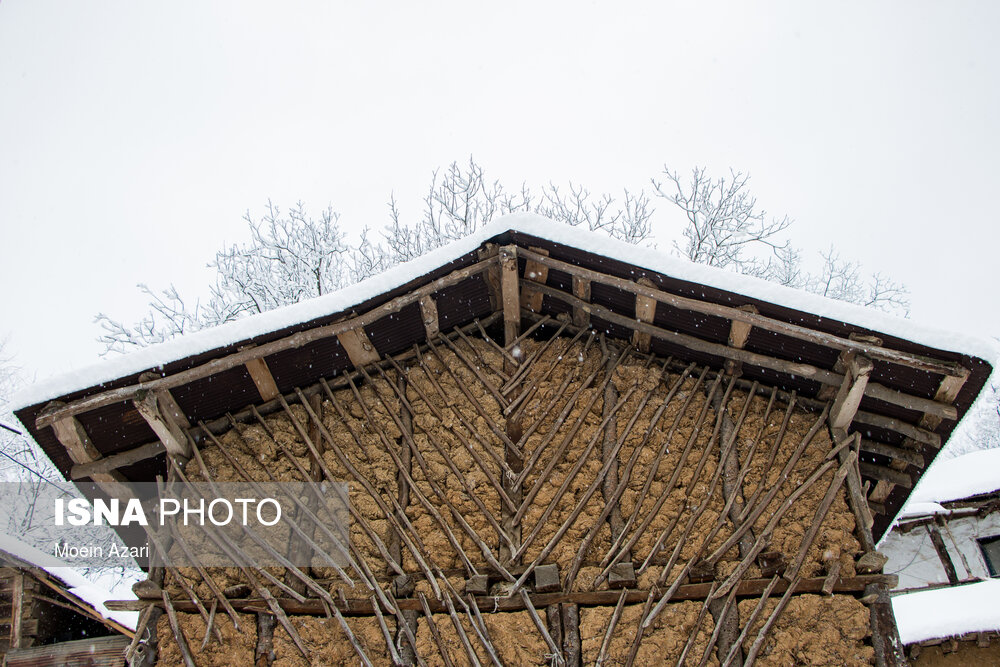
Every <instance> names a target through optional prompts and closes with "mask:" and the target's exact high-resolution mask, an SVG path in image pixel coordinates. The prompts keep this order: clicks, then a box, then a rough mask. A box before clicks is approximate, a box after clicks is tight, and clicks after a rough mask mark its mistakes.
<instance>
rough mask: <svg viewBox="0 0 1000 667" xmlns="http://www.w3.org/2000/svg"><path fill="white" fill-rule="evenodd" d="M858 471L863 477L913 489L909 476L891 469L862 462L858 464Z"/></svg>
mask: <svg viewBox="0 0 1000 667" xmlns="http://www.w3.org/2000/svg"><path fill="white" fill-rule="evenodd" d="M858 469H859V470H860V471H861V474H862V475H864V476H865V477H870V478H872V479H878V480H885V481H887V482H891V483H893V484H895V485H897V486H905V487H906V488H908V489H910V488H913V480H912V479H911V478H910V476H909V475H907V474H906V473H905V472H903V471H901V470H894V469H893V468H889V467H886V466H880V465H876V464H874V463H865V462H864V461H859V462H858Z"/></svg>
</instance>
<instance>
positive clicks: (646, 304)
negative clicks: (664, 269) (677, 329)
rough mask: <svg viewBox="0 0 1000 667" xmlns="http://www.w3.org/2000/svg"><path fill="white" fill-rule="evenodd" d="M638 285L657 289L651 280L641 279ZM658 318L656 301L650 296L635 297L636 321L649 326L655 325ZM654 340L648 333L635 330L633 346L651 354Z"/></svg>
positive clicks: (639, 295)
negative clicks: (650, 343)
mask: <svg viewBox="0 0 1000 667" xmlns="http://www.w3.org/2000/svg"><path fill="white" fill-rule="evenodd" d="M638 283H639V284H640V285H644V286H646V287H656V286H655V285H654V284H653V281H652V280H650V279H649V278H645V277H643V278H640V279H639V281H638ZM655 317H656V299H651V298H650V297H648V296H643V295H642V294H636V295H635V319H636V320H638V321H639V322H646V323H648V324H652V323H653V318H655ZM651 339H652V336H650V335H649V334H648V333H644V332H641V331H639V330H635V331H633V332H632V344H633V345H635V346H636V348H637V349H638V350H639V351H640V352H642V353H643V354H646V353H648V352H649V342H650V340H651Z"/></svg>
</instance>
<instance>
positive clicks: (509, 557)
mask: <svg viewBox="0 0 1000 667" xmlns="http://www.w3.org/2000/svg"><path fill="white" fill-rule="evenodd" d="M500 299H501V302H502V305H503V331H504V345H505V346H510V345H512V344H513V343H514V341H515V340H516V339H517V337H518V336H519V335H520V333H521V298H520V284H519V281H518V278H517V248H516V246H503V247H502V248H500ZM514 359H516V360H517V364H520V363H521V360H522V359H523V355H519V354H516V353H515V354H514ZM504 372H506V373H507V375H508V376H509V377H513V376H514V373H516V372H517V365H516V364H515V363H514V362H513V361H511V360H510V359H508V358H504ZM522 432H523V431H522V427H521V418H520V411H516V412H514V413H513V414H511V415H510V416H509V417H508V418H507V423H506V428H505V435H506V436H507V439H508V441H509V442H512V443H515V442H517V441H518V440H520V439H521V435H522ZM504 450H505V453H504V461H505V463H506V464H507V467H508V468H510V471H511V473H513V475H506V474H505V475H504V477H503V486H504V491H505V493H506V494H507V496H508V497H509V498H510V499H511V501H512V502H513V504H514V506H515V507H519V506H520V505H521V502H522V499H523V496H524V490H523V487H522V485H521V483H520V482H519V481H518V479H519V476H520V474H521V471H522V470H523V469H524V460H523V459H522V457H521V455H520V453H519V452H517V451H516V450H515V449H513V448H512V447H510V446H509V445H507V444H506V443H505V444H504ZM500 525H501V528H502V529H503V531H504V532H505V533H506V534H507V537H508V538H509V540H510V543H511V544H514V545H519V544H520V543H521V526H520V521H518V520H517V518H516V516H515V514H514V512H512V511H511V510H510V508H508V507H507V506H506V505H502V507H501V522H500ZM513 556H514V553H513V551H512V550H511V549H510V548H509V547H508V546H507V544H505V543H503V542H502V541H501V544H500V560H501V562H502V563H503V564H504V565H509V564H513V563H515V562H516V559H514V558H513Z"/></svg>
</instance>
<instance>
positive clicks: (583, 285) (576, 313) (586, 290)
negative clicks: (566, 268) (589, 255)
mask: <svg viewBox="0 0 1000 667" xmlns="http://www.w3.org/2000/svg"><path fill="white" fill-rule="evenodd" d="M573 296H575V297H576V298H577V299H579V300H580V301H584V302H586V303H590V281H589V280H587V279H585V278H581V277H580V276H573ZM573 325H574V326H577V327H581V328H586V327H589V326H590V313H589V312H587V311H586V310H584V309H583V308H581V307H580V306H573Z"/></svg>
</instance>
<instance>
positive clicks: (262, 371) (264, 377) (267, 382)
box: [244, 357, 281, 401]
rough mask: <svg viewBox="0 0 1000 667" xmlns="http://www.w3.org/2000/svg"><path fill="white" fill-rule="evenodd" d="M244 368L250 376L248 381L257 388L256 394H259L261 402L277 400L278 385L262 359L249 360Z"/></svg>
mask: <svg viewBox="0 0 1000 667" xmlns="http://www.w3.org/2000/svg"><path fill="white" fill-rule="evenodd" d="M244 366H246V369H247V372H248V373H249V374H250V379H251V380H253V383H254V384H255V385H256V386H257V393H258V394H260V398H261V400H264V401H270V400H273V399H275V398H278V395H279V394H281V392H280V391H278V385H277V383H276V382H275V381H274V376H273V375H271V369H270V368H268V367H267V361H266V360H265V359H264V358H263V357H259V358H257V359H251V360H250V361H248V362H246V363H245V364H244Z"/></svg>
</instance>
